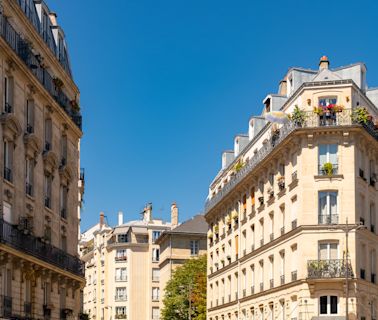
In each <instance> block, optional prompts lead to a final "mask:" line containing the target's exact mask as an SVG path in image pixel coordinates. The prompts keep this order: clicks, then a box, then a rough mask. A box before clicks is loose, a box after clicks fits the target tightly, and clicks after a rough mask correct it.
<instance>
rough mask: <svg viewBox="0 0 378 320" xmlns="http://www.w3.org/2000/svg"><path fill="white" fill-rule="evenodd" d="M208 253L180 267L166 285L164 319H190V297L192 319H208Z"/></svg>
mask: <svg viewBox="0 0 378 320" xmlns="http://www.w3.org/2000/svg"><path fill="white" fill-rule="evenodd" d="M206 267H207V258H206V255H204V256H201V257H199V258H197V259H190V260H188V261H186V262H185V264H184V265H182V266H181V267H178V268H177V269H176V270H175V272H174V274H173V277H172V279H171V280H170V281H168V283H167V286H166V287H165V297H164V300H163V303H164V307H163V310H162V317H161V318H162V319H163V320H188V319H189V299H190V301H191V305H192V309H191V316H192V320H206V287H207V285H206V281H207V276H206Z"/></svg>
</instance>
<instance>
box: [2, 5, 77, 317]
mask: <svg viewBox="0 0 378 320" xmlns="http://www.w3.org/2000/svg"><path fill="white" fill-rule="evenodd" d="M0 4H1V7H0V79H1V80H0V97H1V99H0V110H1V114H0V136H1V146H0V152H1V160H0V161H1V166H2V179H1V182H0V201H1V203H2V210H1V213H0V319H21V318H22V319H78V316H79V312H80V302H79V301H80V287H83V286H84V270H83V268H82V264H81V261H80V259H79V258H78V254H77V246H78V236H79V233H78V231H79V210H80V209H79V205H80V200H81V194H82V193H83V192H84V190H83V187H84V181H83V174H81V172H80V138H81V136H82V131H81V115H80V108H79V101H78V99H79V90H78V88H77V86H76V84H75V82H74V81H73V79H72V74H71V69H70V63H69V59H68V51H67V45H66V42H65V38H64V33H63V30H62V29H61V28H60V26H59V25H58V24H57V19H56V15H55V14H54V13H52V12H50V11H49V9H48V7H47V5H46V4H45V3H44V1H32V0H18V1H13V0H12V1H11V0H3V1H1V2H0Z"/></svg>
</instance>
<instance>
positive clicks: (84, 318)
mask: <svg viewBox="0 0 378 320" xmlns="http://www.w3.org/2000/svg"><path fill="white" fill-rule="evenodd" d="M79 319H80V320H90V317H89V314H88V313H80V315H79Z"/></svg>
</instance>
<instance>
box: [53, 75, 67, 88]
mask: <svg viewBox="0 0 378 320" xmlns="http://www.w3.org/2000/svg"><path fill="white" fill-rule="evenodd" d="M52 82H53V84H54V86H55V90H57V91H59V90H61V89H62V88H63V85H64V84H63V80H62V79H60V78H58V77H54V78H53V79H52Z"/></svg>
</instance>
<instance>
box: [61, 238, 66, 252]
mask: <svg viewBox="0 0 378 320" xmlns="http://www.w3.org/2000/svg"><path fill="white" fill-rule="evenodd" d="M60 247H61V249H62V250H63V251H67V237H66V235H65V234H62V235H61V236H60Z"/></svg>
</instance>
